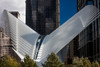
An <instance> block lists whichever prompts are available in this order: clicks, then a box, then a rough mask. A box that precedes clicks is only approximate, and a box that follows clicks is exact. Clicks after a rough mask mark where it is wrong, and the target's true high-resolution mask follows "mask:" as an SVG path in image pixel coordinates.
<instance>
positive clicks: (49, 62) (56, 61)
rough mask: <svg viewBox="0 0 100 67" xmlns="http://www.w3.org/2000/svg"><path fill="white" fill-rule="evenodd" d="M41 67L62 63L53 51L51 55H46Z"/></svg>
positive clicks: (60, 65)
mask: <svg viewBox="0 0 100 67" xmlns="http://www.w3.org/2000/svg"><path fill="white" fill-rule="evenodd" d="M42 66H43V67H64V64H63V63H61V61H60V59H59V57H58V56H56V54H55V53H53V52H52V53H51V55H49V56H48V58H47V61H45V63H44V64H42Z"/></svg>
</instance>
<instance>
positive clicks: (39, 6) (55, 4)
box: [26, 0, 60, 35]
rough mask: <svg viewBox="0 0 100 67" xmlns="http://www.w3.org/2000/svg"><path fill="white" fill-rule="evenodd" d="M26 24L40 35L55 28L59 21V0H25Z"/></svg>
mask: <svg viewBox="0 0 100 67" xmlns="http://www.w3.org/2000/svg"><path fill="white" fill-rule="evenodd" d="M26 24H27V25H28V26H29V27H31V28H32V29H33V30H35V31H37V32H38V33H39V34H41V35H46V34H49V33H51V32H52V31H53V30H55V29H56V28H57V27H58V26H59V24H60V22H59V0H26Z"/></svg>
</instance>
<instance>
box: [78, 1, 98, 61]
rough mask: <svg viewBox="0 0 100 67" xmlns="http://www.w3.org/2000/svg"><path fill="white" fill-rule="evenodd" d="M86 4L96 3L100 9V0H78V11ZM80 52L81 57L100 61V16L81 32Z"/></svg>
mask: <svg viewBox="0 0 100 67" xmlns="http://www.w3.org/2000/svg"><path fill="white" fill-rule="evenodd" d="M86 5H94V6H96V7H97V8H98V9H100V0H77V10H78V11H80V10H81V9H82V8H83V7H85V6H86ZM79 53H80V57H81V56H83V57H88V58H89V59H90V60H91V61H99V62H100V18H98V19H96V20H95V21H94V22H93V23H92V24H90V25H89V26H88V27H87V28H86V29H85V30H83V31H82V32H81V33H80V34H79Z"/></svg>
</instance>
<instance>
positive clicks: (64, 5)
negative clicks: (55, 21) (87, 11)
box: [60, 0, 77, 25]
mask: <svg viewBox="0 0 100 67" xmlns="http://www.w3.org/2000/svg"><path fill="white" fill-rule="evenodd" d="M76 13H77V1H76V0H60V25H62V24H63V23H64V22H65V21H67V20H68V19H69V18H71V17H72V16H73V15H75V14H76Z"/></svg>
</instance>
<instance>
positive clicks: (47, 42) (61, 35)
mask: <svg viewBox="0 0 100 67" xmlns="http://www.w3.org/2000/svg"><path fill="white" fill-rule="evenodd" d="M99 15H100V13H99V10H98V9H97V8H96V7H94V6H92V5H88V6H86V7H84V8H83V9H82V10H81V11H79V12H78V13H77V14H75V15H74V16H73V17H72V18H70V19H69V20H68V21H66V22H65V23H64V24H63V25H62V26H60V27H59V28H57V29H56V30H55V31H53V32H52V33H51V34H49V35H47V36H46V37H45V38H44V40H43V41H41V40H39V39H38V38H39V36H40V35H39V34H38V33H36V32H35V31H34V30H32V29H31V28H29V27H28V26H27V25H25V24H24V23H22V22H21V21H20V20H18V19H17V18H15V17H14V16H12V15H11V14H10V13H9V12H7V11H4V18H5V19H4V21H5V23H8V26H9V31H10V33H9V35H10V37H11V40H12V41H11V42H12V44H13V46H14V48H13V49H14V51H15V52H16V53H17V54H18V55H19V57H20V58H21V59H23V58H24V57H25V54H28V55H29V56H30V57H31V58H32V59H33V57H34V56H35V58H36V57H37V59H36V60H37V61H38V62H40V63H41V62H44V61H45V60H46V58H47V56H48V55H49V54H50V53H51V52H55V53H56V54H57V53H58V52H59V51H60V50H61V49H62V48H64V47H65V46H66V45H67V44H68V43H69V42H70V41H71V40H72V39H73V38H74V37H76V36H77V35H78V34H79V33H80V32H81V31H82V30H84V29H85V28H86V27H87V26H88V25H89V24H91V23H92V22H93V21H94V20H95V19H96V18H98V16H99ZM41 39H43V38H41ZM39 41H40V42H42V43H41V44H40V43H39V44H38V45H41V46H38V52H37V51H36V50H37V49H36V42H39ZM35 51H36V52H35ZM35 53H36V54H37V55H38V56H36V55H35Z"/></svg>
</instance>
